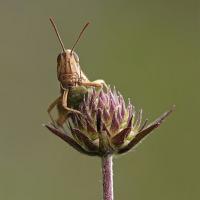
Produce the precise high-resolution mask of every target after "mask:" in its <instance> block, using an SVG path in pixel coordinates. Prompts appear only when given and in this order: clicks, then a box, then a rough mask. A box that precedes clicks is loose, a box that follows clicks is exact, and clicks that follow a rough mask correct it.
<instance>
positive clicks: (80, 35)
mask: <svg viewBox="0 0 200 200" xmlns="http://www.w3.org/2000/svg"><path fill="white" fill-rule="evenodd" d="M89 24H90V23H89V22H87V23H86V24H85V26H84V27H83V29H82V31H81V32H80V34H79V36H78V38H77V40H76V41H75V43H74V45H73V47H72V49H71V52H70V54H72V52H73V50H74V47H75V46H76V44H77V43H78V41H79V39H80V38H81V36H82V34H83V32H84V31H85V29H86V28H87V26H88V25H89Z"/></svg>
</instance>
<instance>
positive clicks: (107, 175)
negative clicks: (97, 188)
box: [102, 155, 114, 200]
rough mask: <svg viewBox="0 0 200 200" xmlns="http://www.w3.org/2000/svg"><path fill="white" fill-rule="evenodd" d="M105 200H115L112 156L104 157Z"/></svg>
mask: <svg viewBox="0 0 200 200" xmlns="http://www.w3.org/2000/svg"><path fill="white" fill-rule="evenodd" d="M102 174H103V200H113V199H114V197H113V166H112V156H110V155H109V156H104V157H102Z"/></svg>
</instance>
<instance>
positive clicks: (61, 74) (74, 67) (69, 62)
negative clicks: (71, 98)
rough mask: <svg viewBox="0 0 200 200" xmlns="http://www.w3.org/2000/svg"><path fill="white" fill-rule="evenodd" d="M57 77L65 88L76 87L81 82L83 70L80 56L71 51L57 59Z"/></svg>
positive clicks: (68, 50) (61, 54) (66, 51)
mask: <svg viewBox="0 0 200 200" xmlns="http://www.w3.org/2000/svg"><path fill="white" fill-rule="evenodd" d="M57 77H58V80H59V81H60V83H61V86H62V87H63V88H66V89H68V88H69V87H73V86H76V85H77V84H79V83H80V82H81V69H80V65H79V58H78V55H77V54H76V53H75V52H74V51H71V50H70V49H67V50H65V51H64V52H62V53H60V54H59V55H58V57H57Z"/></svg>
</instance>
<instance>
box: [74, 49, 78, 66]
mask: <svg viewBox="0 0 200 200" xmlns="http://www.w3.org/2000/svg"><path fill="white" fill-rule="evenodd" d="M73 56H74V59H75V60H76V62H77V63H79V57H78V55H77V54H76V53H75V52H74V51H73Z"/></svg>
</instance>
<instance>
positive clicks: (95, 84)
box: [81, 79, 108, 90]
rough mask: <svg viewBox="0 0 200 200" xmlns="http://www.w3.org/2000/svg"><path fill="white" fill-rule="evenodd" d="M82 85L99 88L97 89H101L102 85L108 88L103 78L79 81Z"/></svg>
mask: <svg viewBox="0 0 200 200" xmlns="http://www.w3.org/2000/svg"><path fill="white" fill-rule="evenodd" d="M81 84H82V85H83V86H91V87H95V88H99V89H102V88H103V87H105V88H106V90H108V86H107V84H106V83H105V81H104V80H101V79H99V80H96V81H92V82H90V81H87V82H82V83H81Z"/></svg>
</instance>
